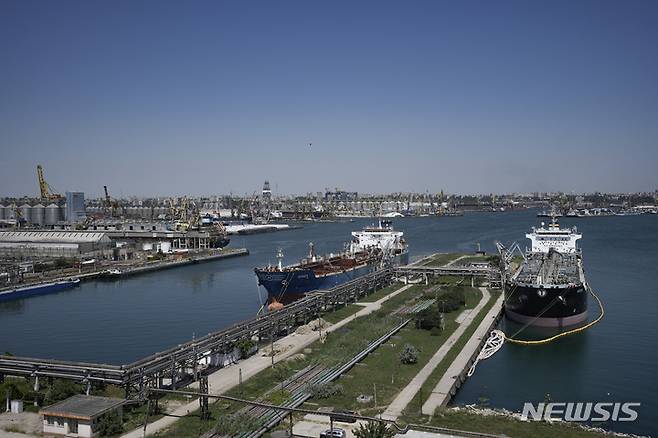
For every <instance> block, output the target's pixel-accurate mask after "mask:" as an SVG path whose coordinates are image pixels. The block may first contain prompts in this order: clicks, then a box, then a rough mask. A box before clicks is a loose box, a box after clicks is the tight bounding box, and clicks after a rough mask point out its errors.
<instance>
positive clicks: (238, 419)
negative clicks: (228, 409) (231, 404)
mask: <svg viewBox="0 0 658 438" xmlns="http://www.w3.org/2000/svg"><path fill="white" fill-rule="evenodd" d="M257 426H258V420H256V419H255V418H253V417H251V416H249V415H247V414H244V413H239V412H238V413H236V414H233V415H222V416H221V417H219V419H218V420H217V427H216V430H217V432H218V433H220V434H222V435H225V436H238V435H241V434H243V433H245V432H250V431H253V430H254V429H256V427H257Z"/></svg>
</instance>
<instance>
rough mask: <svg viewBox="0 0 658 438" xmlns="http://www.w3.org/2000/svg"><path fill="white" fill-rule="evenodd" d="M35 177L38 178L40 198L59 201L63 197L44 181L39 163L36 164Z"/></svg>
mask: <svg viewBox="0 0 658 438" xmlns="http://www.w3.org/2000/svg"><path fill="white" fill-rule="evenodd" d="M37 178H38V179H39V190H40V191H41V199H45V200H48V201H59V200H60V199H63V198H64V197H63V196H62V195H60V194H59V193H56V192H55V190H54V189H53V188H52V187H51V186H50V184H48V183H47V182H46V179H45V178H44V176H43V167H42V166H41V164H38V165H37Z"/></svg>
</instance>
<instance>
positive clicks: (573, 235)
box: [525, 216, 583, 254]
mask: <svg viewBox="0 0 658 438" xmlns="http://www.w3.org/2000/svg"><path fill="white" fill-rule="evenodd" d="M541 225H542V226H541V227H540V228H535V227H533V228H532V232H531V233H528V234H526V235H525V237H527V238H528V239H530V242H531V243H532V247H531V249H530V251H531V252H543V253H547V252H549V251H550V250H551V249H553V250H555V251H557V252H560V253H562V254H573V253H576V252H578V247H577V245H576V242H577V241H578V240H579V239H580V238H582V237H583V235H582V234H578V230H577V229H576V227H573V228H560V225H559V224H558V223H557V222H556V221H555V216H554V217H553V219H552V220H551V223H550V224H549V225H548V228H544V223H543V222H542V224H541Z"/></svg>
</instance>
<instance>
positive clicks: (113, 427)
mask: <svg viewBox="0 0 658 438" xmlns="http://www.w3.org/2000/svg"><path fill="white" fill-rule="evenodd" d="M97 430H98V434H99V435H100V436H114V435H118V434H120V433H121V432H123V425H122V424H121V418H119V414H118V413H117V412H116V411H113V412H110V413H108V414H105V415H103V416H102V417H100V418H99V419H98V426H97Z"/></svg>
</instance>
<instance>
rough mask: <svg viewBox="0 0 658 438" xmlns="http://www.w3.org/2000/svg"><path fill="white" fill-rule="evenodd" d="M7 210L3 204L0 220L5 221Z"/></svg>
mask: <svg viewBox="0 0 658 438" xmlns="http://www.w3.org/2000/svg"><path fill="white" fill-rule="evenodd" d="M6 210H7V207H5V206H4V205H3V204H0V220H3V219H4V218H5V216H6V213H5V211H6Z"/></svg>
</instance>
